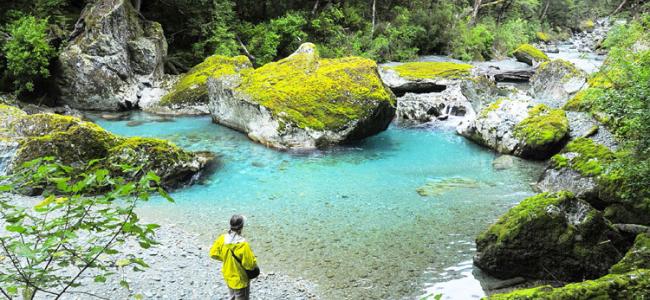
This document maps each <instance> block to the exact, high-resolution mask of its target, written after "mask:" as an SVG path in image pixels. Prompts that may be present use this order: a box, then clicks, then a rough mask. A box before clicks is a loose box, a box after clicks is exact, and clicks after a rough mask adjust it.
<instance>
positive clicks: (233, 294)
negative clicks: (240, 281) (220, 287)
mask: <svg viewBox="0 0 650 300" xmlns="http://www.w3.org/2000/svg"><path fill="white" fill-rule="evenodd" d="M250 292H251V286H250V284H249V285H248V286H247V287H245V288H243V289H238V290H233V289H231V288H228V296H229V298H228V299H229V300H248V299H249V297H250V294H251V293H250Z"/></svg>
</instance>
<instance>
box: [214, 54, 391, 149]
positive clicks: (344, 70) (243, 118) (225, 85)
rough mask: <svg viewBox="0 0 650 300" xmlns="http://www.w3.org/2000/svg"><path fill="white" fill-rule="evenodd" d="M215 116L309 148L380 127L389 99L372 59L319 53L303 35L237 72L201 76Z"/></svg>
mask: <svg viewBox="0 0 650 300" xmlns="http://www.w3.org/2000/svg"><path fill="white" fill-rule="evenodd" d="M208 91H209V97H210V102H209V109H210V113H211V115H212V119H213V120H214V122H215V123H218V124H222V125H225V126H228V127H231V128H233V129H235V130H238V131H242V132H245V133H247V134H248V137H249V138H251V139H252V140H254V141H257V142H259V143H262V144H265V145H268V146H270V147H274V148H278V149H302V150H309V149H316V148H322V147H325V146H328V145H334V144H340V143H345V142H348V141H352V140H359V139H362V138H364V137H367V136H370V135H373V134H376V133H379V132H381V131H383V130H385V129H386V128H387V127H388V124H389V123H390V121H391V120H392V119H393V117H394V116H395V99H394V96H393V94H392V93H391V92H390V90H389V89H387V88H386V87H385V86H384V85H383V83H382V81H381V79H380V78H379V74H378V72H377V65H376V63H375V62H374V61H372V60H368V59H364V58H360V57H345V58H339V59H321V58H320V57H319V55H318V52H317V51H316V48H315V46H314V45H313V44H311V43H306V44H302V45H301V46H300V48H299V49H298V50H297V51H296V52H295V53H294V54H292V55H291V56H289V57H287V58H285V59H282V60H279V61H277V62H273V63H269V64H266V65H264V66H262V67H260V68H258V69H255V70H251V71H250V72H242V74H241V77H240V78H234V79H230V78H228V79H226V80H224V78H222V79H210V80H209V81H208Z"/></svg>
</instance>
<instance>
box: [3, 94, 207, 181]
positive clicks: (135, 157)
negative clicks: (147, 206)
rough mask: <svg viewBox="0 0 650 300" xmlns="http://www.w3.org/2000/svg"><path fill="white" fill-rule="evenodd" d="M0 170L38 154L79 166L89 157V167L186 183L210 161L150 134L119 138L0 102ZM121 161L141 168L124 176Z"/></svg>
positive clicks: (83, 124)
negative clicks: (142, 136) (151, 173)
mask: <svg viewBox="0 0 650 300" xmlns="http://www.w3.org/2000/svg"><path fill="white" fill-rule="evenodd" d="M0 112H2V113H1V114H0V166H2V167H1V168H0V171H1V172H2V174H12V173H15V172H18V171H20V170H21V169H22V168H23V163H25V162H28V161H31V160H34V159H37V158H42V157H53V158H54V160H55V161H56V162H59V163H62V164H64V165H68V166H71V167H73V168H75V169H79V170H82V169H83V168H84V167H86V165H87V164H88V163H89V162H90V161H93V160H98V162H97V164H96V165H95V167H104V168H107V169H108V170H109V171H111V173H112V174H113V175H119V176H124V177H126V178H128V179H132V180H138V179H139V178H140V177H141V176H142V175H143V174H146V173H147V172H148V171H152V172H154V173H156V174H157V175H158V176H160V178H161V182H162V184H163V186H165V187H177V186H179V185H182V184H185V183H188V182H190V181H191V180H192V177H193V176H194V175H195V174H197V173H199V172H200V171H201V170H202V169H203V167H205V166H206V165H208V164H209V163H211V162H212V161H213V160H214V157H209V156H208V155H205V154H196V153H192V152H187V151H184V150H182V149H180V148H178V147H177V146H175V145H173V144H171V143H169V142H167V141H164V140H159V139H153V138H123V137H119V136H116V135H114V134H111V133H110V132H108V131H106V130H104V129H102V128H101V127H99V126H97V125H95V124H93V123H91V122H86V121H82V120H80V119H78V118H75V117H69V116H61V115H56V114H34V115H27V114H25V113H24V112H22V111H20V110H18V109H16V108H13V107H10V106H4V105H0ZM121 165H131V166H136V167H137V166H142V170H143V171H142V172H137V173H134V174H124V173H122V170H121V167H120V166H121Z"/></svg>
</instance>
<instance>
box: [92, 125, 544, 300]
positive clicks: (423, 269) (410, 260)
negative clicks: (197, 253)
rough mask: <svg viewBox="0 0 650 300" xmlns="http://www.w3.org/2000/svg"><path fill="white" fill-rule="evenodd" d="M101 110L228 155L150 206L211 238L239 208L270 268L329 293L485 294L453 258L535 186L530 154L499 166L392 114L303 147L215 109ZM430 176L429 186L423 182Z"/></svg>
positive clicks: (131, 130) (152, 132) (449, 135)
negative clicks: (380, 124) (178, 113)
mask: <svg viewBox="0 0 650 300" xmlns="http://www.w3.org/2000/svg"><path fill="white" fill-rule="evenodd" d="M134 121H135V122H134ZM160 121H165V122H160ZM97 122H98V124H99V125H101V126H102V127H104V128H106V129H107V130H109V131H112V132H114V133H117V134H121V135H129V136H130V135H138V136H149V137H159V138H164V139H169V140H171V141H173V142H174V143H176V144H177V145H179V146H181V147H183V148H186V149H189V150H210V151H214V152H215V153H217V154H219V156H220V159H221V160H222V165H221V167H220V169H219V170H218V171H217V172H216V173H215V174H214V175H212V176H211V177H210V178H209V179H208V180H207V181H206V182H204V183H202V184H198V185H194V186H192V187H189V188H185V189H181V190H178V191H176V192H174V193H173V197H174V198H175V199H176V204H168V203H165V202H163V201H157V202H156V201H154V202H151V203H148V204H146V206H145V207H143V212H142V213H143V214H145V215H147V216H148V217H150V218H154V219H156V220H157V221H159V222H169V223H175V224H179V225H181V226H183V227H184V228H186V229H187V230H190V231H192V232H196V233H199V234H201V236H202V238H203V239H204V240H205V242H206V243H209V242H211V240H212V239H213V238H214V237H215V236H216V235H218V234H219V233H221V232H222V231H223V230H224V229H225V228H226V226H227V220H228V219H229V217H230V215H232V214H233V213H235V212H237V213H243V214H245V215H246V216H247V217H248V222H247V223H248V226H247V228H246V229H245V232H244V235H245V236H247V238H248V239H249V241H250V242H251V243H252V246H253V249H254V250H255V252H256V254H257V255H258V257H259V261H260V265H261V267H262V269H263V270H264V271H277V272H282V273H287V274H289V275H293V276H296V277H303V278H306V279H309V280H312V281H314V282H315V283H316V284H318V285H319V288H320V292H321V293H322V294H323V297H324V298H326V299H342V298H347V299H402V298H419V297H421V296H425V295H427V294H430V293H433V292H435V293H441V292H442V293H445V296H447V297H449V298H450V299H454V298H455V299H467V298H469V296H472V295H474V294H477V295H476V297H480V296H481V295H482V294H481V292H482V291H481V290H480V289H477V288H473V289H472V291H471V292H472V294H471V295H469V294H467V293H466V292H467V291H466V290H465V291H463V289H459V288H458V286H457V285H456V284H453V282H455V281H454V280H457V279H459V278H469V277H468V276H467V272H465V271H463V272H455V273H454V272H451V273H450V272H449V269H448V268H449V267H454V266H458V265H459V264H460V266H461V267H462V269H463V270H471V269H472V268H471V265H469V266H467V265H466V262H467V261H469V260H471V257H472V255H473V253H474V251H475V250H474V243H473V240H474V237H475V236H476V235H477V234H478V233H479V232H480V231H481V230H482V229H484V228H486V227H487V226H488V225H489V224H490V223H491V222H493V221H494V220H495V219H496V218H498V216H499V215H501V214H502V213H504V212H505V211H506V210H507V209H508V208H509V207H511V206H513V205H514V204H515V203H517V202H519V201H520V200H522V199H523V198H524V197H526V196H529V195H531V194H532V190H531V189H530V186H529V182H532V181H534V180H535V179H536V177H537V176H538V175H539V171H540V170H539V166H538V165H533V164H524V165H517V166H515V167H514V168H511V169H508V170H502V171H496V170H494V169H493V167H492V160H493V159H494V158H495V154H494V153H492V152H489V151H486V150H485V149H483V148H480V147H478V146H476V145H474V144H472V143H471V142H468V141H466V140H465V139H464V138H462V137H460V136H457V135H456V134H454V133H453V132H450V131H445V130H439V129H438V130H434V129H405V128H398V127H394V126H393V127H391V128H389V129H388V130H387V131H386V132H384V133H381V134H379V135H377V136H374V137H371V138H368V139H366V140H365V141H363V142H360V143H358V144H356V145H351V146H346V147H341V148H336V149H332V150H328V151H323V152H314V153H309V154H305V153H303V154H298V153H287V152H278V151H275V150H272V149H268V148H265V147H264V146H261V145H258V144H255V143H252V142H250V141H249V140H248V139H247V138H246V137H245V135H243V134H240V133H237V132H234V131H232V130H229V129H227V128H224V127H221V126H218V125H215V124H212V123H211V122H210V119H209V118H208V117H185V118H176V119H164V120H162V119H159V118H158V117H153V116H150V115H146V114H134V115H133V116H132V118H131V119H130V120H126V121H106V120H97ZM129 122H131V123H130V124H131V125H137V126H128V125H127V124H129ZM423 186H425V188H424V191H425V192H426V193H424V194H426V195H429V196H421V195H420V194H419V193H418V192H417V191H418V188H420V187H423ZM206 259H207V258H206ZM464 262H465V265H463V263H464ZM445 269H447V270H445ZM472 280H473V277H472V278H470V282H473V283H472V284H474V286H475V287H476V284H477V282H476V281H475V280H473V281H472ZM450 282H451V283H450Z"/></svg>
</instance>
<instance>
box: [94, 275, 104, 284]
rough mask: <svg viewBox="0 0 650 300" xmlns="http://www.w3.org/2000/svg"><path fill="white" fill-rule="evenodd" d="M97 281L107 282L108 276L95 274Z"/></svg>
mask: <svg viewBox="0 0 650 300" xmlns="http://www.w3.org/2000/svg"><path fill="white" fill-rule="evenodd" d="M95 282H98V283H104V282H106V277H104V276H102V275H97V276H95Z"/></svg>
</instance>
